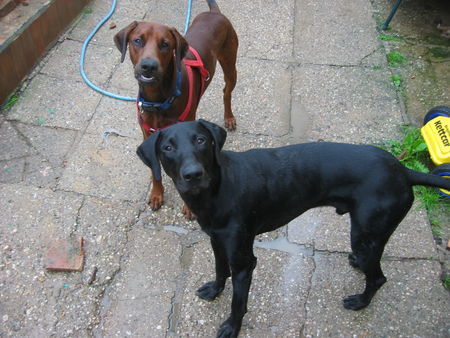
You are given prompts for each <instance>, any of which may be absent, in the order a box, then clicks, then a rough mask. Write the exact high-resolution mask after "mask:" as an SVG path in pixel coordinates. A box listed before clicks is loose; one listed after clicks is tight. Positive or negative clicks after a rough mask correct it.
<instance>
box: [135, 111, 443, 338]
mask: <svg viewBox="0 0 450 338" xmlns="http://www.w3.org/2000/svg"><path fill="white" fill-rule="evenodd" d="M225 138H226V132H225V130H223V129H222V128H220V127H219V126H217V125H215V124H213V123H210V122H207V121H202V120H200V121H196V122H185V123H180V124H177V125H174V126H172V127H170V128H167V129H164V130H161V131H159V132H157V133H155V134H153V135H152V136H151V137H150V138H148V139H147V140H146V141H145V142H144V143H143V144H142V145H141V146H139V148H138V150H137V153H138V155H139V157H140V158H141V159H142V161H143V162H144V163H145V164H146V165H148V166H149V167H150V168H151V169H152V171H153V175H154V176H155V177H157V178H159V179H160V178H161V167H160V162H161V163H162V166H163V168H164V170H165V171H166V173H167V174H168V175H169V176H170V177H171V178H172V180H173V182H174V183H175V186H176V188H177V190H178V191H179V193H180V195H181V197H182V198H183V200H184V202H185V203H186V204H187V205H188V206H189V208H190V209H191V210H192V211H193V212H194V213H195V214H196V215H197V219H198V222H199V224H200V226H201V228H202V230H203V231H205V232H206V233H207V234H208V235H209V236H210V238H211V245H212V248H213V251H214V256H215V261H216V280H215V281H212V282H208V283H206V284H205V285H203V286H202V287H201V288H200V289H198V290H197V295H198V296H199V297H201V298H203V299H207V300H212V299H214V298H216V297H217V296H218V295H219V294H220V293H221V292H222V290H223V288H224V285H225V281H226V279H227V278H228V277H229V276H230V275H231V276H232V284H233V299H232V304H231V315H230V317H229V318H228V319H227V320H226V321H225V322H224V323H223V324H222V325H221V327H220V329H219V332H218V336H220V337H230V336H231V337H235V336H237V335H238V333H239V330H240V327H241V324H242V318H243V316H244V314H245V313H246V311H247V299H248V291H249V288H250V283H251V279H252V271H253V269H254V268H255V266H256V257H255V256H254V255H253V241H254V238H255V236H256V235H257V234H260V233H263V232H267V231H271V230H274V229H277V228H278V227H280V226H283V225H285V224H286V223H288V222H289V221H290V220H292V219H293V218H295V217H297V216H299V215H300V214H302V213H303V212H304V211H306V210H308V209H310V208H314V207H318V206H326V205H327V206H333V207H335V208H336V212H337V213H339V214H345V213H347V212H349V213H350V216H351V248H352V252H353V253H352V254H350V255H349V262H350V264H351V265H352V266H354V267H357V268H360V269H361V270H362V271H363V272H364V274H365V276H366V287H365V290H364V292H363V293H362V294H357V295H353V296H349V297H347V298H345V299H344V306H345V307H346V308H347V309H352V310H358V309H361V308H363V307H365V306H367V305H368V304H369V303H370V301H371V299H372V297H373V296H374V295H375V293H376V291H377V290H378V289H379V288H380V287H381V285H383V284H384V283H385V282H386V278H385V276H384V275H383V272H382V271H381V267H380V259H381V256H382V254H383V250H384V247H385V244H386V242H387V240H388V239H389V237H390V236H391V234H392V232H393V231H394V230H395V228H396V227H397V225H398V224H399V223H400V222H401V220H402V219H403V218H404V217H405V215H406V213H407V212H408V210H409V209H410V207H411V205H412V203H413V199H414V196H413V191H412V186H413V185H428V186H438V187H441V188H445V189H450V180H447V179H445V178H442V177H439V176H434V175H428V174H422V173H418V172H415V171H412V170H409V169H407V168H405V167H404V166H403V165H402V164H400V162H399V161H398V160H397V159H396V158H395V157H393V156H392V155H391V154H389V153H388V152H386V151H384V150H382V149H379V148H377V147H373V146H368V145H350V144H340V143H326V142H320V143H306V144H298V145H292V146H286V147H281V148H274V149H254V150H250V151H246V152H242V153H238V152H231V151H221V149H222V146H223V144H224V142H225Z"/></svg>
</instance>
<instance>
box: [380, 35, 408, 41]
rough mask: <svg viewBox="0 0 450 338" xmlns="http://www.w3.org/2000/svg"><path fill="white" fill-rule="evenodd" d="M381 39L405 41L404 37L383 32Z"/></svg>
mask: <svg viewBox="0 0 450 338" xmlns="http://www.w3.org/2000/svg"><path fill="white" fill-rule="evenodd" d="M380 39H381V40H383V41H403V39H402V38H400V37H398V36H393V35H386V34H381V35H380Z"/></svg>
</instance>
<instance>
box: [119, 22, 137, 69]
mask: <svg viewBox="0 0 450 338" xmlns="http://www.w3.org/2000/svg"><path fill="white" fill-rule="evenodd" d="M137 24H138V23H137V21H133V22H132V23H130V24H129V25H128V26H126V27H125V28H122V30H120V31H119V32H118V33H117V34H116V35H114V43H115V44H116V47H117V49H118V50H120V52H121V53H122V58H121V59H120V62H123V60H125V54H127V47H128V36H129V35H130V32H131V31H132V30H133V29H135V28H136V26H137Z"/></svg>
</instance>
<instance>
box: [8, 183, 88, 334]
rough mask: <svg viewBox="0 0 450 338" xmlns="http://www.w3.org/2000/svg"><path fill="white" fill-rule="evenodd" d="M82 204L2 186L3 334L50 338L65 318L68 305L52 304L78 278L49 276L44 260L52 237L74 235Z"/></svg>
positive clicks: (67, 196)
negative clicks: (56, 326) (46, 337)
mask: <svg viewBox="0 0 450 338" xmlns="http://www.w3.org/2000/svg"><path fill="white" fill-rule="evenodd" d="M81 203H82V198H81V197H77V196H74V195H73V194H70V193H61V192H56V193H55V192H53V191H51V190H49V189H39V188H35V187H30V186H26V185H23V184H2V185H0V209H1V210H2V218H1V219H0V234H1V238H2V248H1V255H2V261H1V264H0V265H1V268H0V283H1V291H0V293H1V297H0V302H1V305H0V317H2V320H3V322H2V329H1V332H2V334H7V335H19V336H32V335H41V336H42V335H46V334H48V333H49V332H52V330H53V328H54V326H55V325H56V323H57V322H58V319H59V318H61V317H60V315H61V314H62V313H63V312H64V311H61V309H62V308H63V307H64V306H65V305H64V303H63V302H61V304H60V305H57V303H58V302H56V301H54V300H55V298H58V297H59V292H60V291H61V290H62V289H63V288H64V284H67V288H69V285H70V286H71V287H72V286H73V285H75V283H76V281H77V276H78V275H77V274H73V275H71V274H64V273H63V274H59V275H58V274H56V275H53V274H49V273H47V272H45V269H44V261H43V257H44V255H45V252H46V248H47V245H48V244H50V241H51V239H52V238H60V237H65V236H68V235H69V234H70V232H71V231H73V230H74V228H75V223H76V217H77V211H78V209H79V207H80V205H81ZM65 304H66V305H67V303H65ZM83 316H85V314H84V312H80V317H83ZM85 319H86V318H85Z"/></svg>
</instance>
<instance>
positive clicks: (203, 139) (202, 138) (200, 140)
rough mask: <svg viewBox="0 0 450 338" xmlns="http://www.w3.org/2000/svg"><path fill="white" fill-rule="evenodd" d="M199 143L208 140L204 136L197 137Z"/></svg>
mask: <svg viewBox="0 0 450 338" xmlns="http://www.w3.org/2000/svg"><path fill="white" fill-rule="evenodd" d="M196 141H197V144H203V143H205V142H206V140H205V138H204V137H201V136H200V137H197V140H196Z"/></svg>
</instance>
